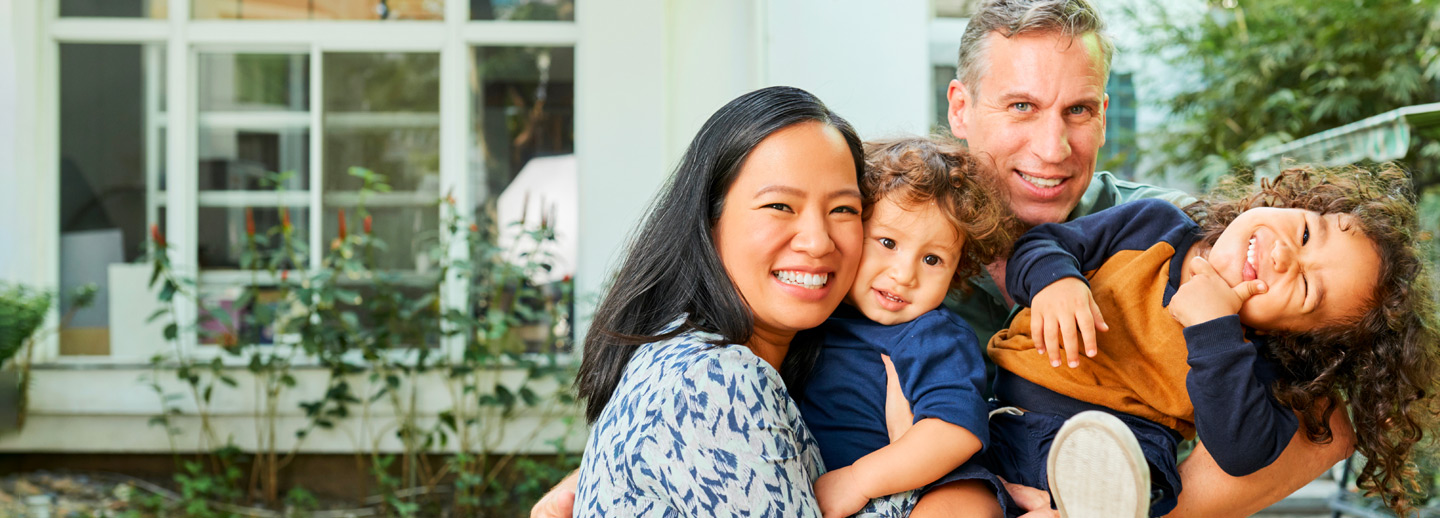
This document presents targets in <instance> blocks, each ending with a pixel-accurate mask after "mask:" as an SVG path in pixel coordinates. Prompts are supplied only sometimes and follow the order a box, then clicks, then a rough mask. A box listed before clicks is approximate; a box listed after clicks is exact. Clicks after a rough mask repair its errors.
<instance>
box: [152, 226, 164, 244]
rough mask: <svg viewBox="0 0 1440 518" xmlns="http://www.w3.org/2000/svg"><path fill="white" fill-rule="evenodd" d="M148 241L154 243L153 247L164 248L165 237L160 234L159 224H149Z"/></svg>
mask: <svg viewBox="0 0 1440 518" xmlns="http://www.w3.org/2000/svg"><path fill="white" fill-rule="evenodd" d="M150 240H151V241H153V242H154V243H155V246H158V247H160V248H165V235H164V234H161V233H160V224H159V223H152V224H150Z"/></svg>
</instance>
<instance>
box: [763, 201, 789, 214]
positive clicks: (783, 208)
mask: <svg viewBox="0 0 1440 518" xmlns="http://www.w3.org/2000/svg"><path fill="white" fill-rule="evenodd" d="M765 208H767V209H775V210H779V211H785V212H791V210H790V206H789V205H786V204H784V203H771V204H769V205H766V206H765Z"/></svg>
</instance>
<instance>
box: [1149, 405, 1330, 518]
mask: <svg viewBox="0 0 1440 518" xmlns="http://www.w3.org/2000/svg"><path fill="white" fill-rule="evenodd" d="M1330 429H1331V430H1332V431H1333V432H1334V439H1333V440H1331V441H1330V442H1329V443H1327V444H1316V443H1313V442H1310V440H1309V438H1307V437H1306V436H1305V431H1304V430H1303V429H1302V430H1299V431H1297V432H1295V437H1293V438H1292V439H1291V440H1290V445H1289V446H1287V447H1286V448H1285V451H1284V452H1282V453H1281V454H1280V457H1279V458H1277V459H1275V462H1274V463H1271V464H1270V465H1269V466H1266V467H1265V468H1263V469H1261V470H1260V471H1256V472H1255V473H1252V474H1250V475H1246V476H1243V477H1232V476H1230V475H1226V474H1225V472H1224V471H1222V470H1221V469H1220V466H1218V465H1216V464H1215V459H1214V458H1213V457H1212V456H1211V455H1210V452H1209V450H1207V449H1206V448H1205V445H1204V444H1197V445H1196V447H1195V451H1194V452H1193V453H1191V454H1190V457H1189V458H1187V459H1185V462H1182V463H1180V483H1181V484H1182V486H1183V488H1184V490H1182V491H1181V492H1180V503H1179V505H1178V506H1177V507H1176V508H1175V511H1174V512H1172V513H1170V514H1169V515H1168V516H1170V517H1171V518H1179V517H1187V516H1203V517H1212V516H1213V517H1226V516H1249V515H1251V514H1254V513H1255V512H1257V511H1259V510H1261V509H1264V508H1266V507H1269V506H1270V505H1271V504H1274V503H1275V502H1279V501H1280V500H1282V499H1284V498H1285V497H1286V496H1289V495H1290V494H1291V493H1294V492H1295V491H1296V490H1298V489H1300V488H1301V487H1304V486H1305V484H1308V483H1310V481H1312V480H1315V478H1316V477H1319V476H1320V475H1321V474H1322V473H1324V472H1325V470H1327V469H1330V467H1331V466H1334V465H1335V464H1336V463H1338V462H1340V461H1343V460H1345V459H1346V458H1347V457H1349V456H1350V454H1351V453H1353V452H1354V451H1355V446H1354V445H1355V435H1354V428H1353V427H1352V426H1351V425H1350V418H1349V416H1347V415H1346V414H1345V412H1344V411H1336V412H1335V413H1333V414H1331V415H1330Z"/></svg>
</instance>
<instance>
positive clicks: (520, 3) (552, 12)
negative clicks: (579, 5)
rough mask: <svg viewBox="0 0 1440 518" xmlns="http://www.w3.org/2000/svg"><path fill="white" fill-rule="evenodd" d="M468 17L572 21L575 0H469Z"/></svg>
mask: <svg viewBox="0 0 1440 518" xmlns="http://www.w3.org/2000/svg"><path fill="white" fill-rule="evenodd" d="M470 19H471V20H545V21H552V20H558V21H573V20H574V19H575V0H470Z"/></svg>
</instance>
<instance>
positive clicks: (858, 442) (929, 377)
mask: <svg viewBox="0 0 1440 518" xmlns="http://www.w3.org/2000/svg"><path fill="white" fill-rule="evenodd" d="M820 330H821V332H823V333H824V339H823V340H824V346H823V347H822V348H821V351H820V358H819V359H818V360H817V361H816V363H815V369H814V370H813V371H812V372H811V376H810V379H809V382H808V383H807V384H806V387H805V394H804V396H803V397H802V398H801V399H800V414H801V416H802V417H804V419H805V424H806V426H808V427H809V428H810V431H811V433H813V434H814V435H815V440H816V442H818V443H820V455H821V456H822V457H824V459H825V468H826V469H827V470H835V469H839V468H843V467H845V466H849V465H851V464H854V463H855V461H856V460H859V459H860V457H864V456H865V455H867V454H869V453H870V452H873V451H875V450H878V449H880V448H884V447H885V446H887V445H889V444H890V434H889V432H888V431H887V429H886V427H885V364H884V363H882V362H881V360H880V355H882V354H883V355H889V356H890V361H891V362H894V364H895V372H896V374H898V375H899V377H900V388H901V391H902V392H903V393H904V394H905V399H906V400H908V401H909V402H910V409H911V411H913V412H914V413H915V421H916V422H919V421H920V420H921V419H925V418H929V417H934V418H938V419H940V420H943V421H945V422H948V423H951V424H955V425H958V426H961V427H963V428H965V429H966V430H969V431H970V433H973V434H975V437H976V438H978V439H980V444H981V445H982V447H983V446H986V445H989V444H990V434H989V432H988V428H989V426H988V419H987V417H988V413H989V412H988V410H989V409H988V407H987V406H986V404H985V400H984V399H983V398H982V397H981V395H980V394H981V389H982V387H983V386H984V384H985V361H984V359H983V358H982V357H981V355H980V351H981V347H980V344H979V342H978V341H977V340H976V339H975V333H974V332H972V331H970V326H968V325H966V324H965V321H964V320H962V319H961V318H960V317H958V316H956V315H955V314H954V313H951V312H950V311H949V310H946V309H944V308H939V309H936V310H933V311H930V312H928V313H925V314H923V315H920V316H919V317H918V318H916V319H915V320H912V321H910V322H906V323H903V324H897V325H893V326H887V325H881V324H877V323H875V322H874V321H872V320H870V319H868V318H865V315H864V314H863V313H861V312H860V310H858V309H855V308H854V307H853V306H850V305H849V304H841V305H840V308H839V309H837V310H836V311H835V313H834V314H833V315H831V316H830V318H829V319H828V320H826V321H825V323H824V324H822V325H821V326H820Z"/></svg>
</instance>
